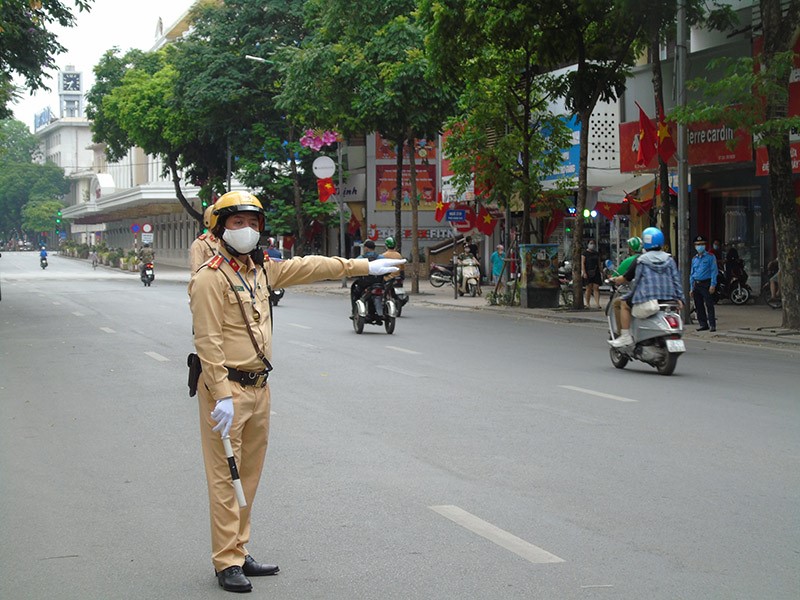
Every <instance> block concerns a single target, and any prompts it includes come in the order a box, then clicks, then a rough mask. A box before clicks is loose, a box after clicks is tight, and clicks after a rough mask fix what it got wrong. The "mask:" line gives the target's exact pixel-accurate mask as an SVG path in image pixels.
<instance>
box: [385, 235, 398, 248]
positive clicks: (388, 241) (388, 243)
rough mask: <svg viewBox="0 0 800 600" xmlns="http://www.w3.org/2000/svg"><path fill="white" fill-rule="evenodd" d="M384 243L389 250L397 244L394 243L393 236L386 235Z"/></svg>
mask: <svg viewBox="0 0 800 600" xmlns="http://www.w3.org/2000/svg"><path fill="white" fill-rule="evenodd" d="M384 244H386V247H387V248H388V249H389V250H394V248H395V246H397V244H395V243H394V238H393V237H387V238H386V241H385V242H384Z"/></svg>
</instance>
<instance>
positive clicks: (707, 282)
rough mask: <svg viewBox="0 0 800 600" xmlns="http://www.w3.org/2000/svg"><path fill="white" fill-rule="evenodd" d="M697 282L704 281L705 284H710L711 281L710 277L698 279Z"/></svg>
mask: <svg viewBox="0 0 800 600" xmlns="http://www.w3.org/2000/svg"><path fill="white" fill-rule="evenodd" d="M695 283H702V284H703V285H708V284H709V283H711V280H710V279H698V280H697V281H696V282H695Z"/></svg>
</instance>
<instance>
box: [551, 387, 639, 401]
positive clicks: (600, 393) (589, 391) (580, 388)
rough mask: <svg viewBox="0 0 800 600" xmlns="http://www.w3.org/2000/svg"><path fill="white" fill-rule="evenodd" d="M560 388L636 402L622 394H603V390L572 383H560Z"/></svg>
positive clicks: (610, 398)
mask: <svg viewBox="0 0 800 600" xmlns="http://www.w3.org/2000/svg"><path fill="white" fill-rule="evenodd" d="M558 387H560V388H564V389H565V390H572V391H573V392H581V393H582V394H589V395H590V396H598V397H600V398H608V399H609V400H616V401H617V402H638V400H634V399H633V398H625V397H624V396H615V395H614V394H605V393H603V392H595V391H594V390H587V389H586V388H582V387H576V386H574V385H560V386H558Z"/></svg>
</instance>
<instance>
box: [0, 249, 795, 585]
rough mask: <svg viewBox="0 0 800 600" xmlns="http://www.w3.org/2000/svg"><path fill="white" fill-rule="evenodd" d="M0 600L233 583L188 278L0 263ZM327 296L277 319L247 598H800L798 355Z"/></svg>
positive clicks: (290, 297)
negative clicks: (682, 348) (611, 338)
mask: <svg viewBox="0 0 800 600" xmlns="http://www.w3.org/2000/svg"><path fill="white" fill-rule="evenodd" d="M0 285H2V302H0V461H1V462H0V486H1V489H2V493H0V536H2V539H3V541H4V543H3V544H2V546H1V547H0V563H1V564H2V565H3V568H2V570H0V598H3V599H9V600H23V599H40V598H48V599H50V598H53V599H59V600H61V599H63V600H71V599H76V600H77V599H80V600H89V599H91V600H94V599H108V598H114V599H117V598H119V599H127V598H131V599H133V598H136V599H150V598H152V599H181V598H197V599H203V598H219V597H226V593H225V592H223V591H222V590H220V588H219V587H217V585H216V580H215V579H214V577H213V571H212V567H211V563H210V557H209V541H208V539H209V534H208V518H207V499H206V491H205V481H204V475H203V470H202V458H201V452H200V444H199V439H198V434H197V427H198V416H197V406H196V400H195V399H190V398H189V397H188V395H187V393H186V366H185V365H186V363H185V359H186V354H187V353H188V352H190V351H191V348H192V346H191V320H190V315H189V310H188V305H187V296H186V290H185V286H184V285H179V284H176V283H169V282H163V281H160V280H159V279H158V273H156V281H155V282H154V284H153V287H151V288H144V287H143V286H142V285H141V283H140V282H139V281H138V278H137V277H136V276H135V275H129V274H124V273H120V272H119V271H111V270H108V269H103V268H102V267H101V268H99V269H98V270H97V271H93V270H92V269H91V267H90V266H88V265H87V264H86V263H85V262H83V261H74V260H70V259H65V258H61V257H59V256H51V257H50V267H49V268H48V269H47V270H46V271H42V270H41V269H39V268H38V257H36V256H35V254H33V253H3V256H2V258H0ZM348 311H349V306H348V303H347V300H346V298H344V297H341V296H332V295H314V294H307V293H302V292H300V291H299V290H297V289H292V288H290V289H288V290H287V294H286V297H285V299H284V300H283V301H282V303H281V305H280V306H279V307H277V308H276V311H275V317H276V318H275V345H274V360H273V364H274V365H275V371H274V374H273V377H272V378H271V388H272V397H273V404H272V410H273V413H274V414H273V415H272V424H271V426H272V431H271V437H270V450H269V452H268V456H267V466H266V469H265V477H264V478H263V479H262V484H261V489H260V491H259V497H258V498H257V499H256V501H255V505H254V523H253V530H254V540H253V543H252V544H251V546H250V550H251V551H252V552H253V553H254V555H255V556H256V557H257V558H258V559H260V560H262V561H265V562H273V561H274V562H277V563H278V564H279V565H280V566H281V573H280V575H278V576H276V577H270V578H264V579H254V582H253V583H254V586H255V589H254V592H253V594H252V597H258V598H260V597H264V598H277V599H281V600H284V599H286V600H289V599H304V600H305V599H348V600H349V599H355V598H369V599H382V600H383V599H463V598H470V599H473V598H475V599H510V598H514V599H516V598H526V599H527V598H544V599H556V600H561V599H565V600H570V599H595V598H598V599H607V598H613V599H636V600H641V599H643V598H648V599H662V598H663V599H670V600H672V599H677V598H685V599H699V598H703V599H705V598H720V599H739V598H741V599H751V598H752V599H755V598H769V599H783V598H787V599H789V598H792V599H794V598H797V597H798V590H800V570H798V566H800V550H799V548H800V533H799V532H798V527H797V524H798V514H800V510H799V509H800V502H798V497H799V496H800V469H799V468H798V467H800V435H799V434H798V432H800V408H798V401H799V400H800V394H798V391H797V382H798V378H797V372H798V366H800V354H798V353H797V352H792V351H786V350H777V349H763V348H760V349H754V348H753V347H750V346H745V345H732V344H722V343H702V342H696V341H691V342H689V343H688V352H687V354H686V355H685V356H683V357H682V358H681V360H680V361H679V363H678V367H677V369H676V373H675V375H673V376H671V377H663V376H659V375H658V374H656V372H655V370H654V369H652V368H650V367H647V366H645V365H642V364H641V363H635V364H632V365H629V366H628V367H627V368H626V369H625V370H624V371H619V370H616V369H614V368H613V367H612V366H611V363H610V361H609V358H608V352H607V347H606V343H605V336H604V335H603V332H602V331H600V330H599V329H598V328H597V326H595V325H578V324H575V325H564V324H558V323H552V322H547V321H538V320H534V319H524V318H523V319H517V318H510V317H504V316H501V315H497V314H493V313H489V312H486V311H482V312H475V311H459V310H448V309H436V308H427V307H422V306H419V305H416V306H415V305H414V299H413V298H412V300H411V304H410V305H409V306H407V307H406V308H405V309H404V312H403V317H402V318H401V319H400V320H399V322H398V324H397V329H396V332H395V334H394V335H391V336H390V335H386V334H385V333H384V331H383V329H382V328H378V327H375V326H367V327H366V329H365V332H364V334H363V335H360V336H359V335H356V334H355V333H354V332H353V330H352V327H351V325H350V321H349V320H348V319H347V314H348Z"/></svg>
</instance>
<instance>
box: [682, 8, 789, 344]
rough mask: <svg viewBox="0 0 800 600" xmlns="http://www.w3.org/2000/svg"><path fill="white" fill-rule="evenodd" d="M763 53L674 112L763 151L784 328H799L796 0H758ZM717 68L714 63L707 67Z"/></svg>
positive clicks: (705, 83) (703, 85)
mask: <svg viewBox="0 0 800 600" xmlns="http://www.w3.org/2000/svg"><path fill="white" fill-rule="evenodd" d="M759 11H760V13H761V23H762V31H763V50H762V52H761V53H760V55H759V56H758V57H757V61H758V65H757V66H758V68H755V67H756V65H754V63H753V60H752V59H750V58H743V59H738V60H737V61H732V62H730V61H729V62H727V66H728V70H727V73H726V75H725V76H724V77H722V78H721V79H718V80H715V81H712V80H709V79H707V78H700V79H697V80H694V81H692V82H690V83H689V87H690V88H692V89H695V90H700V91H701V92H702V94H703V99H702V100H699V101H697V102H693V103H690V104H689V105H688V106H687V107H686V109H685V110H681V111H676V112H675V118H676V119H677V120H678V121H679V122H684V123H691V122H695V121H712V122H720V121H721V122H724V123H726V124H728V125H729V126H731V127H733V128H739V127H741V128H744V129H746V130H747V131H750V132H752V133H753V135H754V136H755V137H756V138H757V139H759V140H760V143H762V144H763V145H765V146H766V147H767V155H768V157H769V192H770V197H771V199H772V216H773V223H774V227H775V237H776V240H777V246H778V264H779V266H780V270H781V296H782V298H783V326H784V327H787V328H790V329H800V248H799V247H798V244H797V241H798V240H800V217H798V207H797V203H796V202H795V194H794V190H793V186H792V157H791V146H790V142H789V135H790V132H791V131H792V130H793V129H794V130H795V131H797V130H800V115H789V114H788V103H789V77H790V74H791V72H792V65H793V61H794V60H796V54H795V53H794V52H793V51H792V47H793V45H794V42H795V41H796V39H797V34H798V26H797V24H798V23H800V0H789V1H784V2H781V0H760V1H759ZM710 66H711V67H712V68H713V67H716V66H718V65H717V64H716V63H714V64H712V65H710Z"/></svg>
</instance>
